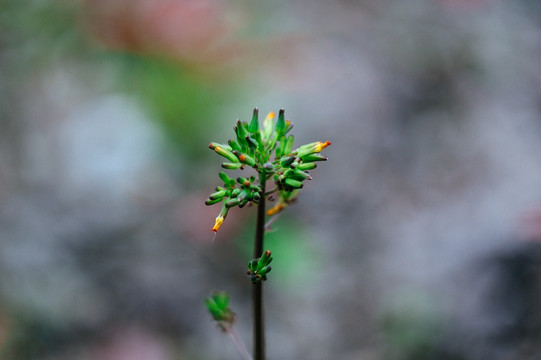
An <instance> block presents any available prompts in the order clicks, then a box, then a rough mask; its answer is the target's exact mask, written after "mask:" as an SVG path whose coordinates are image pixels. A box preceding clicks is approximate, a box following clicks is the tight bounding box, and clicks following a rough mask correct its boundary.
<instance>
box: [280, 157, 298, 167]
mask: <svg viewBox="0 0 541 360" xmlns="http://www.w3.org/2000/svg"><path fill="white" fill-rule="evenodd" d="M295 159H296V157H295V156H285V157H283V158H282V159H281V160H280V166H281V167H284V168H288V167H290V166H291V164H293V162H294V161H295Z"/></svg>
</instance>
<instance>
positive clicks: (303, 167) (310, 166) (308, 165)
mask: <svg viewBox="0 0 541 360" xmlns="http://www.w3.org/2000/svg"><path fill="white" fill-rule="evenodd" d="M316 167H317V164H316V163H313V162H307V163H305V162H303V163H301V164H299V165H298V166H297V169H299V170H312V169H315V168H316Z"/></svg>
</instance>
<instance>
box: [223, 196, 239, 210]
mask: <svg viewBox="0 0 541 360" xmlns="http://www.w3.org/2000/svg"><path fill="white" fill-rule="evenodd" d="M238 204H240V200H239V198H238V197H236V198H233V199H229V200H228V201H226V203H225V207H226V208H228V209H229V208H232V207H233V206H237V205H238Z"/></svg>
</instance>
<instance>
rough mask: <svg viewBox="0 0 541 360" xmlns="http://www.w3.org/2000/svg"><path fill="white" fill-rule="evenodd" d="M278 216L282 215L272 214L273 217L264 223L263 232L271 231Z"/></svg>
mask: <svg viewBox="0 0 541 360" xmlns="http://www.w3.org/2000/svg"><path fill="white" fill-rule="evenodd" d="M280 215H282V213H278V214H274V215H273V216H271V218H270V219H269V220H268V221H267V222H266V223H265V231H266V232H268V231H271V225H272V224H274V222H275V221H276V220H278V218H279V217H280Z"/></svg>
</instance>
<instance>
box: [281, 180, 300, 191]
mask: <svg viewBox="0 0 541 360" xmlns="http://www.w3.org/2000/svg"><path fill="white" fill-rule="evenodd" d="M284 184H286V185H287V186H289V187H290V188H293V189H300V188H302V186H303V185H302V182H300V181H299V180H295V179H292V178H286V179H285V180H284Z"/></svg>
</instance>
